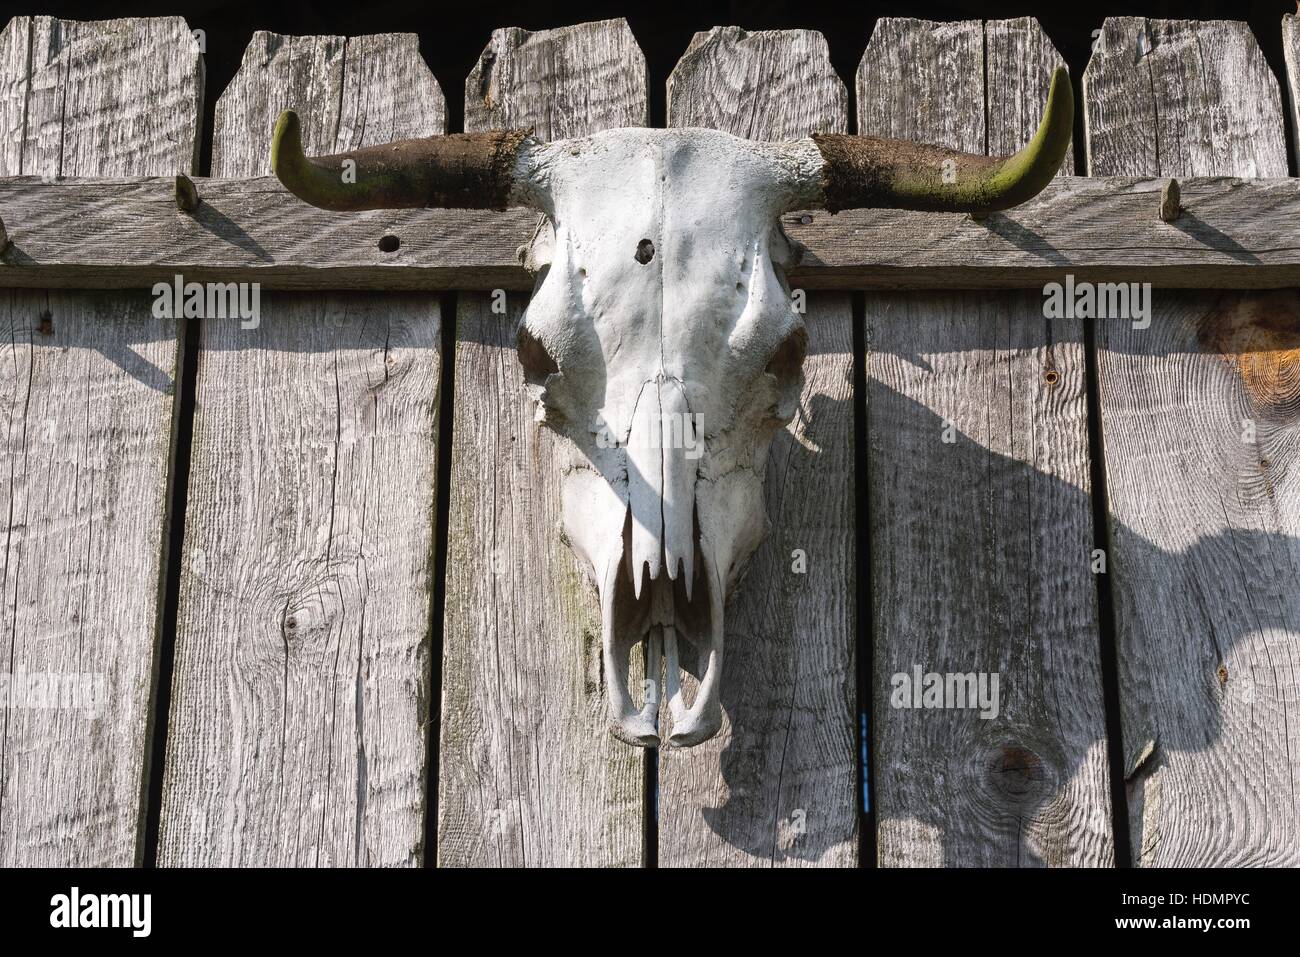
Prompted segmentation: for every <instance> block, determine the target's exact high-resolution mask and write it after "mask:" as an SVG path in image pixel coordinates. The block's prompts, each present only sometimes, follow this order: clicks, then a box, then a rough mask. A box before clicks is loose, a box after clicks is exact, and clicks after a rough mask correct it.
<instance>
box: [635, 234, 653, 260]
mask: <svg viewBox="0 0 1300 957" xmlns="http://www.w3.org/2000/svg"><path fill="white" fill-rule="evenodd" d="M632 258H634V259H635V260H636V261H637V262H639V263H640V264H641V265H642V266H644V265H645V264H646V263H648V262H649V261H650V260H652V259H654V258H655V244H654V243H652V242H650V240H648V239H643V240H641V241H640V242H639V243H637V244H636V253H635V255H634V256H633V257H632Z"/></svg>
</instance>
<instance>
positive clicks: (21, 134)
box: [0, 17, 203, 867]
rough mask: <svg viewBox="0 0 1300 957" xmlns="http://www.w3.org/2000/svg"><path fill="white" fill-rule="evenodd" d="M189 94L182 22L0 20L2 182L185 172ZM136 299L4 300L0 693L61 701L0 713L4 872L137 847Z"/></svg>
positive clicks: (153, 336) (158, 543)
mask: <svg viewBox="0 0 1300 957" xmlns="http://www.w3.org/2000/svg"><path fill="white" fill-rule="evenodd" d="M202 95H203V63H202V58H201V57H200V54H199V49H198V44H197V43H196V42H195V41H194V39H193V37H192V36H191V35H190V31H189V28H188V27H187V26H186V24H185V21H184V20H182V19H180V18H179V17H169V18H165V19H155V20H111V21H101V22H84V23H83V22H74V21H69V20H58V19H52V18H50V17H15V18H14V19H13V20H11V21H9V24H8V26H7V27H5V29H4V32H3V33H0V175H4V176H16V175H19V174H28V175H31V176H42V177H55V176H60V175H64V176H161V175H169V174H174V173H177V172H182V171H184V172H193V170H194V163H195V158H196V156H197V153H198V138H199V129H200V118H201V115H202V113H201V101H202ZM150 302H151V300H150V297H149V296H148V295H147V294H145V293H143V292H140V291H133V292H115V293H94V292H48V291H44V290H39V289H33V290H29V291H14V292H7V293H5V294H3V295H2V296H0V315H2V316H3V317H4V322H5V325H6V326H7V327H8V328H9V332H10V334H9V338H8V340H7V341H5V342H4V343H3V345H2V346H0V352H2V353H3V355H2V356H0V396H2V398H0V408H2V409H3V413H2V415H3V426H4V432H5V443H4V448H3V451H2V452H0V476H3V478H2V479H0V485H2V486H3V493H2V495H3V504H2V505H0V508H3V509H4V510H5V514H6V515H7V520H6V530H5V536H4V558H3V567H4V571H3V587H4V591H3V600H2V601H0V673H3V674H4V675H5V676H6V678H8V679H10V682H11V683H10V686H9V690H10V692H11V693H12V692H14V691H16V690H17V688H18V686H19V685H24V686H25V687H27V690H29V691H32V692H33V693H36V691H37V689H35V688H33V687H32V686H31V684H30V683H31V682H33V681H36V682H40V683H41V684H47V683H49V682H51V681H58V682H59V684H58V686H57V688H58V690H57V691H56V690H54V689H55V686H54V685H49V686H48V687H47V689H46V692H47V693H48V694H49V695H52V696H56V697H57V698H58V699H59V701H60V706H58V707H52V706H51V707H45V706H41V705H38V704H33V702H34V701H36V700H37V699H35V698H29V699H27V704H25V705H20V704H17V703H15V702H14V701H13V700H12V699H10V700H9V701H8V704H7V706H6V707H4V708H3V709H0V865H3V866H5V867H14V866H32V865H38V866H45V867H120V866H130V865H133V864H136V863H138V862H139V860H140V857H141V854H142V851H143V833H142V832H143V819H144V807H143V804H144V802H143V798H142V794H143V793H144V789H145V787H146V784H147V780H148V774H149V769H148V761H149V745H150V740H151V732H152V713H151V709H152V706H153V697H154V696H153V682H154V662H155V654H156V651H157V645H158V641H159V634H158V630H159V615H160V613H161V612H160V605H161V597H160V596H161V586H162V576H163V570H162V569H163V560H164V554H165V548H166V534H167V506H168V480H169V467H170V461H171V447H172V437H173V415H174V412H175V408H176V405H177V403H176V401H175V398H176V394H177V385H176V379H177V372H178V369H177V354H178V329H177V325H176V323H175V322H173V321H171V320H166V319H156V318H154V317H153V315H152V314H151V311H150ZM87 690H88V691H90V692H91V693H92V694H93V695H95V697H94V698H90V699H87V698H84V697H83V696H82V695H83V692H84V691H87ZM45 703H46V704H52V703H53V702H52V699H51V700H47V701H46V702H45ZM68 703H72V704H73V705H74V706H73V707H68V706H66V705H67V704H68ZM77 703H84V704H86V705H88V706H89V707H88V708H85V709H83V708H77V707H75V704H77Z"/></svg>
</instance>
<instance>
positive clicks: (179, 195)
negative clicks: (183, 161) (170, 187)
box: [176, 173, 199, 213]
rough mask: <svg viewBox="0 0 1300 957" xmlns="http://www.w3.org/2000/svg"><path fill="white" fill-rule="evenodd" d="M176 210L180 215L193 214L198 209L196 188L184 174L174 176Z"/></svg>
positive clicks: (197, 191) (192, 181)
mask: <svg viewBox="0 0 1300 957" xmlns="http://www.w3.org/2000/svg"><path fill="white" fill-rule="evenodd" d="M176 208H177V209H179V210H180V211H181V212H182V213H193V212H194V211H195V210H197V209H198V208H199V190H198V187H197V186H195V185H194V180H192V179H190V178H189V177H188V176H186V175H185V174H184V173H177V174H176Z"/></svg>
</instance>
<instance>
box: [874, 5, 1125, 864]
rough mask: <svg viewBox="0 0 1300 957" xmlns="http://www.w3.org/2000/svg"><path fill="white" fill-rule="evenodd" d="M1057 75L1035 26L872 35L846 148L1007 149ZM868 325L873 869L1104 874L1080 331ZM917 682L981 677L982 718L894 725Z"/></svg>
mask: <svg viewBox="0 0 1300 957" xmlns="http://www.w3.org/2000/svg"><path fill="white" fill-rule="evenodd" d="M904 61H906V64H907V66H908V69H907V70H905V71H904V70H901V67H900V65H901V64H902V63H903V62H904ZM986 62H987V65H988V66H987V70H988V72H987V75H986V72H985V64H986ZM1059 62H1060V60H1059V57H1058V56H1056V55H1055V53H1054V52H1052V51H1051V48H1050V44H1048V42H1047V40H1046V39H1045V37H1043V35H1042V32H1041V30H1040V29H1039V27H1038V25H1037V23H1036V22H1034V21H1032V20H1018V21H1010V22H1006V23H992V22H991V23H988V24H984V23H981V22H979V21H967V22H962V23H948V24H933V23H928V22H925V21H919V20H885V21H881V22H880V23H879V24H878V25H877V29H876V32H875V33H874V34H873V35H872V38H871V42H870V44H869V45H868V47H867V52H866V55H865V56H864V58H863V61H862V66H861V68H860V70H859V73H858V89H859V100H858V126H859V131H860V132H863V133H872V134H877V135H888V136H896V137H909V138H915V139H929V140H932V141H935V142H938V143H941V144H943V145H945V146H949V147H953V148H958V149H965V150H969V151H972V152H984V151H985V150H986V148H989V147H991V148H994V149H997V150H1006V149H1010V148H1011V146H1012V145H1014V144H1018V143H1022V142H1023V141H1024V140H1025V139H1026V138H1027V137H1028V136H1029V135H1030V134H1032V132H1033V129H1034V127H1035V126H1036V124H1037V122H1038V114H1039V111H1040V110H1041V104H1042V102H1043V89H1044V83H1045V82H1046V78H1047V77H1048V76H1049V75H1050V71H1051V69H1052V68H1053V67H1054V66H1055V65H1056V64H1057V63H1059ZM1027 70H1028V71H1031V72H1032V75H1030V74H1029V73H1027V72H1026V71H1027ZM986 113H987V115H988V116H989V117H990V118H991V120H992V123H993V126H994V127H995V129H996V131H997V132H996V133H995V134H990V132H989V131H987V130H986V129H985V128H984V127H983V122H982V120H983V117H984V116H985V115H986ZM866 322H867V343H868V365H867V370H868V382H867V389H868V392H867V430H868V441H869V447H868V456H869V465H868V490H869V491H868V495H869V502H870V509H871V512H870V515H871V517H870V523H871V536H872V537H871V552H872V554H871V563H872V579H871V581H872V614H873V620H874V641H875V687H874V709H873V715H872V725H873V732H872V743H873V747H874V756H873V759H874V760H873V769H874V773H875V779H874V780H875V810H876V813H877V819H878V825H877V841H878V847H879V858H880V863H881V864H882V865H885V866H916V865H945V866H974V865H980V866H1035V865H1037V866H1041V865H1052V866H1061V865H1074V866H1080V865H1082V866H1105V865H1109V864H1111V863H1112V861H1113V857H1114V849H1113V842H1112V838H1111V822H1110V797H1109V790H1108V788H1109V784H1108V778H1107V768H1106V744H1105V727H1104V714H1103V702H1102V692H1101V678H1100V664H1099V647H1100V646H1099V638H1098V622H1097V613H1096V591H1095V584H1094V582H1093V580H1092V576H1091V574H1090V572H1089V566H1088V560H1089V553H1090V551H1091V549H1092V513H1091V503H1090V497H1089V473H1088V438H1087V422H1086V415H1087V403H1086V397H1085V371H1086V361H1085V360H1086V357H1085V353H1084V347H1083V329H1082V324H1081V323H1080V322H1078V321H1069V320H1049V319H1045V318H1043V310H1042V296H1041V294H1035V293H1023V294H1015V293H1002V294H984V295H977V294H930V295H911V296H906V297H904V296H897V295H889V294H881V295H874V294H873V295H868V297H867V307H866ZM918 667H919V669H920V671H921V672H922V673H923V674H924V673H931V672H935V673H939V674H947V673H955V674H971V673H975V674H979V673H985V674H988V675H994V674H996V675H997V676H998V681H999V699H1000V700H999V707H998V711H997V714H996V715H995V716H992V715H990V717H988V718H987V719H986V718H985V717H982V716H981V712H980V710H979V709H973V708H967V709H962V708H952V707H949V708H947V709H941V710H938V709H936V710H928V709H922V710H916V709H911V708H900V707H896V706H895V705H896V704H897V703H898V702H897V701H895V699H894V696H895V694H896V692H897V690H898V688H899V685H897V684H896V683H895V679H894V676H895V675H898V674H903V675H907V676H908V677H909V678H910V677H912V676H913V675H914V673H915V672H914V669H916V668H918ZM903 700H904V701H906V702H910V701H911V700H912V699H911V695H910V694H905V695H904V696H903Z"/></svg>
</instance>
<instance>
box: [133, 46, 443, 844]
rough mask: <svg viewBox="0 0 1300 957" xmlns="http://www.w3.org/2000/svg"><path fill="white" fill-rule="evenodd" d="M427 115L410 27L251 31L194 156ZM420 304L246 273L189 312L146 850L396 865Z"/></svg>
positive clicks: (421, 126)
mask: <svg viewBox="0 0 1300 957" xmlns="http://www.w3.org/2000/svg"><path fill="white" fill-rule="evenodd" d="M288 106H293V107H295V108H296V109H297V110H298V112H299V115H300V116H301V117H302V119H303V123H304V131H303V138H304V143H305V146H306V148H307V150H309V151H311V152H316V153H340V152H344V151H346V150H347V149H349V148H350V147H358V146H366V145H371V144H374V143H385V142H388V141H390V140H394V139H401V138H404V137H413V136H428V135H432V134H435V133H442V132H443V131H444V113H443V99H442V93H441V91H440V90H439V89H438V86H437V83H436V81H435V80H434V79H433V76H432V74H431V73H430V72H429V69H428V67H426V66H425V64H424V62H423V61H422V60H421V59H420V56H419V51H418V43H417V38H416V37H415V35H414V34H385V35H378V36H367V37H356V38H351V39H346V40H345V39H344V38H342V37H282V36H278V35H276V34H272V33H267V32H264V31H262V32H258V33H257V34H255V35H254V37H253V40H252V42H251V43H250V44H249V47H248V49H247V51H246V52H245V55H244V61H243V65H242V67H241V69H240V71H239V73H238V74H237V75H236V77H235V79H234V80H233V81H232V83H231V85H230V87H228V88H227V90H226V91H225V92H224V93H223V94H222V96H221V99H220V101H219V102H218V104H217V110H216V133H215V138H214V142H213V171H214V173H216V174H217V175H219V176H253V175H260V174H263V173H265V172H267V170H268V164H269V152H270V143H271V129H272V126H273V124H274V123H275V120H276V117H277V116H278V115H279V113H280V111H281V109H283V108H285V107H288ZM439 335H440V334H439V310H438V300H437V297H436V296H434V295H432V294H429V293H422V294H388V295H379V294H370V295H366V294H327V293H287V292H286V293H264V294H263V295H262V298H261V321H260V325H258V326H257V328H255V329H245V328H241V324H240V323H239V322H237V321H233V320H220V319H218V320H204V321H203V323H202V333H201V338H200V348H201V351H200V353H199V373H198V381H197V399H196V410H195V419H194V439H193V457H192V463H191V470H190V480H189V502H188V507H187V513H186V526H185V542H184V549H183V554H182V556H181V591H180V609H179V615H178V624H177V639H176V658H175V676H174V680H173V685H172V689H173V690H172V710H171V727H170V734H169V737H168V742H167V745H168V746H167V770H166V776H165V779H164V793H163V810H162V821H161V831H160V836H159V847H158V862H159V864H161V865H206V866H213V865H243V866H250V865H267V866H269V865H279V866H313V865H321V866H365V865H372V866H378V865H419V864H420V863H422V861H423V859H424V821H425V813H426V794H425V791H426V782H427V774H428V770H427V754H428V735H429V729H428V725H429V721H430V707H431V702H430V688H429V682H430V657H429V656H430V627H431V621H430V610H431V598H430V595H431V592H432V590H433V584H434V583H433V580H432V574H431V572H432V568H433V546H434V543H433V532H434V520H433V519H434V515H435V502H434V492H435V490H434V485H435V478H436V474H437V473H436V462H435V454H436V451H437V434H438V433H437V422H438V401H439V395H438V387H439Z"/></svg>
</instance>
